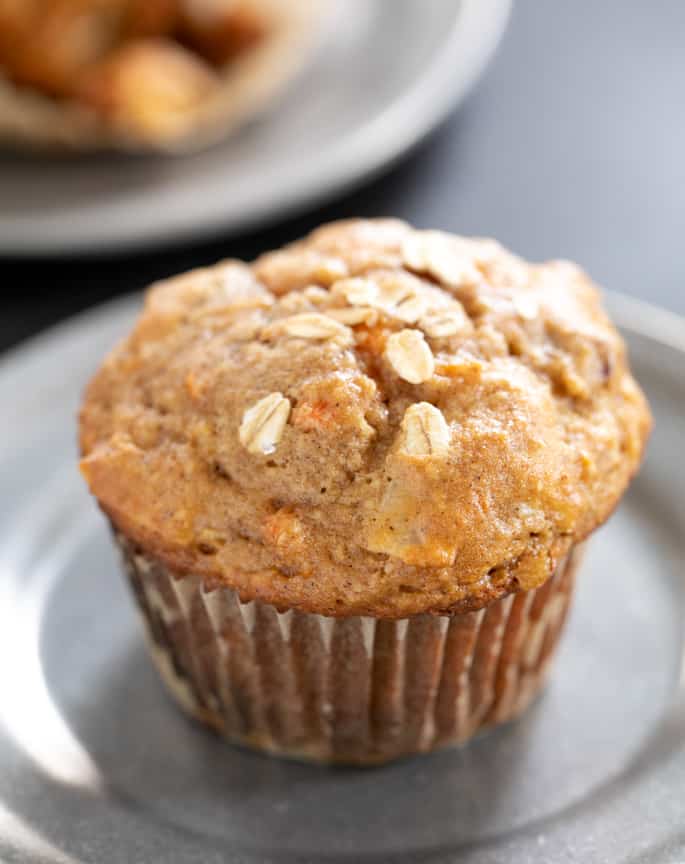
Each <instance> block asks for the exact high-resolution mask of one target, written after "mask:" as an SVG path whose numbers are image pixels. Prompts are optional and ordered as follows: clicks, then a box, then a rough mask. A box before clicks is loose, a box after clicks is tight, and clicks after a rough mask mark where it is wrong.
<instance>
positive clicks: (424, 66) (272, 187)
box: [0, 0, 510, 255]
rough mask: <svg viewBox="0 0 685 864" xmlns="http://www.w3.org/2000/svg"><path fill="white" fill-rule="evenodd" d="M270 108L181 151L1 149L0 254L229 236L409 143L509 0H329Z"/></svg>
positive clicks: (466, 70)
mask: <svg viewBox="0 0 685 864" xmlns="http://www.w3.org/2000/svg"><path fill="white" fill-rule="evenodd" d="M337 5H338V9H337V12H336V16H335V19H334V21H333V22H332V23H331V26H330V31H329V33H328V34H327V36H326V39H325V44H322V46H321V49H320V51H319V54H318V56H317V58H316V59H315V61H314V62H313V64H312V65H311V66H310V67H309V68H308V69H307V71H306V72H305V73H304V74H303V75H302V76H301V78H300V80H299V81H298V82H297V83H296V84H295V85H294V86H293V87H292V88H291V89H290V90H289V91H288V93H287V94H286V95H285V97H284V98H283V100H282V101H281V102H280V104H278V105H277V106H276V107H275V109H274V110H273V111H272V112H271V113H269V114H268V115H267V116H265V117H264V118H262V119H261V120H260V121H258V122H255V123H254V124H253V125H251V126H249V127H247V128H246V129H244V130H243V131H242V132H241V133H239V134H237V135H236V136H234V137H232V138H230V139H229V140H227V141H226V142H225V143H223V144H221V145H219V146H216V147H214V148H212V149H211V150H208V151H206V152H203V153H200V154H197V155H193V156H188V157H183V158H181V157H153V158H144V157H123V156H114V155H109V156H106V157H105V156H88V157H73V158H46V157H45V156H41V157H38V156H31V155H29V154H27V155H10V154H3V155H2V156H0V254H16V255H19V254H21V255H26V254H33V255H35V254H63V253H83V252H90V251H93V252H94V251H105V250H109V251H111V250H116V249H127V248H133V247H138V248H139V247H143V246H149V245H154V244H159V243H169V242H171V241H174V240H181V239H189V238H199V237H206V236H213V235H217V234H218V233H220V232H237V231H244V230H246V229H248V228H253V227H255V226H257V225H260V224H263V223H265V222H270V221H272V220H274V219H276V218H278V217H282V216H283V215H284V214H286V213H289V212H292V211H295V210H297V209H299V208H302V207H304V206H305V205H309V204H313V203H318V202H321V201H323V200H324V199H326V198H328V197H330V196H332V195H334V194H336V193H339V192H341V191H343V190H344V189H347V188H349V187H350V186H352V185H354V184H355V183H358V182H360V181H361V180H363V179H365V178H368V177H369V176H371V175H373V174H374V173H376V172H377V171H379V170H380V169H381V168H385V167H387V166H388V165H389V164H390V163H391V162H392V161H393V160H395V159H397V158H398V157H399V156H400V155H401V154H402V153H404V152H405V151H406V150H408V149H409V148H410V147H412V146H413V145H414V144H415V143H417V142H418V141H419V140H420V139H421V138H422V137H423V136H425V135H426V133H427V132H429V131H430V130H431V129H432V128H433V127H434V126H435V125H436V124H437V123H439V122H440V121H441V120H442V119H443V118H444V117H445V116H446V115H447V113H448V112H449V111H450V109H451V108H452V107H453V106H454V105H456V104H457V103H458V102H459V101H460V100H461V99H462V98H463V97H464V95H465V94H466V92H467V90H468V88H469V87H470V85H471V84H473V82H474V81H475V80H476V78H477V77H478V75H479V73H480V72H481V71H482V69H483V68H484V66H485V64H486V62H487V60H488V59H489V57H490V56H491V54H492V52H493V50H494V48H495V46H496V45H497V42H498V40H499V37H500V36H501V34H502V31H503V29H504V25H505V23H506V20H507V17H508V13H509V7H510V0H422V2H420V3H417V2H416V0H393V2H392V3H390V2H387V0H338V4H337Z"/></svg>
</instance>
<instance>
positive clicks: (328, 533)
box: [80, 220, 651, 763]
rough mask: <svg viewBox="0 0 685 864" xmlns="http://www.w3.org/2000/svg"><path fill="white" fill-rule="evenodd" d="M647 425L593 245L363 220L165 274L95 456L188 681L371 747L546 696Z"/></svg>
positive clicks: (236, 709)
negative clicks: (589, 267)
mask: <svg viewBox="0 0 685 864" xmlns="http://www.w3.org/2000/svg"><path fill="white" fill-rule="evenodd" d="M213 272H216V273H217V277H218V276H219V274H220V278H212V273H213ZM246 291H248V293H249V295H250V296H251V297H256V298H259V303H246V302H245V297H246ZM650 427H651V418H650V414H649V409H648V407H647V404H646V401H645V398H644V396H643V395H642V393H641V391H640V389H639V387H638V385H637V384H636V383H635V381H634V380H633V378H632V377H631V375H630V370H629V367H628V364H627V359H626V351H625V346H624V345H623V343H622V341H621V338H620V336H619V335H618V333H617V331H616V330H615V328H614V327H613V326H612V324H611V322H610V321H609V319H608V318H607V316H606V315H605V313H604V311H603V309H602V306H601V301H600V296H599V292H598V291H597V289H596V288H595V286H594V285H593V284H592V282H591V281H590V280H589V279H588V277H587V276H585V275H584V274H583V272H582V271H581V270H579V269H578V268H577V267H575V266H574V265H572V264H569V263H568V262H554V261H553V262H548V263H544V264H528V263H526V262H524V261H522V260H521V259H520V258H518V257H516V256H514V255H513V254H511V253H510V252H507V251H506V250H505V249H503V248H502V247H500V246H499V245H498V244H497V243H495V242H494V241H491V240H483V239H470V238H465V237H453V236H451V235H448V234H445V233H443V232H422V231H417V230H414V229H413V228H411V227H410V226H409V225H407V224H405V223H403V222H399V221H394V220H375V221H357V220H353V221H348V222H339V223H334V224H331V225H324V226H323V227H321V228H319V229H318V230H316V231H314V232H313V233H312V234H311V235H309V236H308V237H306V238H305V239H303V240H300V241H299V242H297V243H294V244H292V245H290V246H287V247H285V248H284V249H280V250H277V251H275V252H272V253H268V254H266V255H263V256H262V257H261V258H259V259H257V260H256V261H255V262H253V263H252V264H242V263H240V262H237V261H233V262H224V263H222V264H220V265H217V267H216V270H212V269H209V270H207V269H205V270H200V271H196V272H194V273H189V274H184V275H183V276H180V277H178V278H175V279H170V280H167V281H165V282H162V283H159V284H157V285H154V286H153V287H152V288H151V289H150V290H149V292H148V294H147V298H146V301H145V307H144V309H143V311H142V313H141V315H140V317H139V319H138V321H137V323H136V325H135V327H134V329H133V332H132V333H131V334H130V335H129V336H128V338H127V339H125V340H124V341H123V342H122V343H121V344H120V345H119V346H118V347H117V348H116V349H115V350H114V351H113V352H112V353H111V354H110V356H109V357H108V358H107V359H106V360H105V362H104V363H103V365H102V367H101V368H100V370H99V371H98V372H97V374H96V375H95V377H94V378H93V380H92V381H91V383H90V385H89V387H88V389H87V392H86V394H85V397H84V401H83V405H82V409H81V415H80V441H81V450H82V457H83V458H82V462H81V469H82V472H83V475H84V476H85V478H86V480H87V482H88V484H89V486H90V488H91V491H92V493H93V495H94V496H95V497H96V499H97V501H98V503H99V505H100V507H101V508H102V510H103V511H104V513H105V515H106V516H107V518H108V520H109V522H110V524H111V526H112V529H113V532H114V536H115V538H116V541H117V543H118V544H119V546H120V547H121V550H122V553H123V561H124V565H125V568H126V572H127V574H128V578H129V581H130V583H131V586H132V588H133V591H134V596H135V598H136V600H137V603H138V605H139V607H140V611H141V613H142V617H143V620H144V622H145V629H146V634H147V636H148V643H149V645H150V649H151V654H152V657H153V659H154V661H155V663H156V664H157V666H158V668H159V671H160V672H161V674H162V676H163V678H164V679H165V680H166V682H167V684H168V685H169V687H170V689H171V691H172V692H173V693H174V694H175V696H176V697H177V698H178V700H179V701H180V703H181V705H182V706H183V707H184V708H185V709H186V710H187V711H189V712H190V713H191V714H193V715H194V716H196V717H197V718H198V719H200V720H201V721H203V722H204V723H207V724H209V725H211V726H212V727H214V728H215V729H217V730H218V731H219V732H220V733H221V734H222V735H224V736H225V737H226V738H228V739H230V740H232V741H235V742H238V743H242V744H245V745H249V746H251V747H255V748H258V749H262V750H267V751H270V752H273V753H278V754H281V755H284V756H289V757H296V758H306V759H314V760H320V761H334V762H353V763H374V762H384V761H387V760H390V759H394V758H397V757H399V756H403V755H407V754H410V753H416V752H421V751H428V750H432V749H435V748H437V747H441V746H444V745H449V744H455V743H461V742H464V741H466V740H467V739H468V738H470V737H471V736H473V735H474V734H475V733H476V732H478V731H479V730H480V729H482V728H484V727H487V726H490V725H493V724H496V723H501V722H504V721H507V720H511V719H512V718H514V717H516V716H517V715H518V714H519V713H521V712H522V711H523V710H524V709H525V708H526V706H527V705H529V704H530V702H531V701H532V699H533V698H534V697H535V695H536V694H537V693H538V692H539V691H540V689H541V687H542V685H543V683H544V681H545V679H546V676H547V672H548V670H549V667H550V661H551V659H552V657H553V655H554V651H555V648H556V645H557V643H558V640H559V637H560V635H561V632H562V629H563V624H564V620H565V617H566V613H567V610H568V607H569V602H570V599H571V595H572V591H573V583H574V577H575V572H576V569H577V566H578V563H579V561H580V558H581V553H582V549H583V546H584V543H585V541H586V540H587V538H588V537H589V535H590V534H592V533H593V532H594V531H595V529H597V528H598V527H599V526H600V525H601V524H602V523H603V522H605V521H606V519H607V518H608V517H609V515H610V514H611V512H612V511H613V510H614V508H615V507H616V505H617V504H618V502H619V500H620V499H621V497H622V495H623V493H624V492H625V490H626V488H627V486H628V484H629V482H630V480H631V478H632V476H633V475H634V474H635V472H636V471H637V469H638V467H639V465H640V462H641V460H642V457H643V452H644V448H645V444H646V441H647V438H648V436H649V431H650Z"/></svg>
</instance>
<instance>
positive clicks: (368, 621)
mask: <svg viewBox="0 0 685 864" xmlns="http://www.w3.org/2000/svg"><path fill="white" fill-rule="evenodd" d="M117 541H118V543H119V545H120V546H121V549H122V552H123V556H124V563H125V565H126V570H127V573H128V576H129V580H130V582H131V585H132V587H133V591H134V594H135V596H136V599H137V601H138V605H139V607H140V609H141V612H142V614H143V618H144V620H145V622H146V628H147V634H148V637H149V638H148V644H149V646H150V649H151V654H152V657H153V659H154V661H155V664H156V665H157V667H158V669H159V671H160V673H161V675H162V677H163V679H164V680H165V681H166V683H167V685H168V686H169V688H170V690H171V691H172V693H173V694H174V695H175V697H176V698H177V700H178V701H179V702H180V703H181V705H182V706H183V707H184V708H185V709H186V710H187V711H189V712H190V713H191V714H193V715H194V716H195V717H197V718H198V719H200V720H202V721H203V722H205V723H207V724H209V725H211V726H212V727H214V728H215V729H216V730H217V731H218V732H220V733H221V734H222V735H224V736H225V737H226V738H229V739H231V740H233V741H236V742H239V743H242V744H245V745H248V746H251V747H256V748H258V749H261V750H266V751H270V752H273V753H278V754H280V755H283V756H288V757H291V758H303V759H313V760H317V761H327V762H349V763H374V762H384V761H387V760H390V759H394V758H397V757H400V756H404V755H408V754H411V753H417V752H425V751H428V750H432V749H435V748H437V747H442V746H446V745H450V744H458V743H462V742H464V741H466V740H467V739H468V738H470V737H471V736H473V735H474V734H475V733H477V732H478V731H480V730H481V729H483V728H485V727H487V726H490V725H493V724H496V723H503V722H506V721H508V720H511V719H512V718H514V717H516V716H517V715H518V714H519V713H521V712H522V711H523V710H524V709H525V708H526V707H527V706H528V705H529V704H530V702H531V701H532V700H533V698H534V697H535V696H536V695H537V693H538V692H539V690H540V688H541V686H542V684H543V683H544V680H545V677H546V673H547V670H548V666H549V661H550V659H551V657H552V655H553V653H554V649H555V647H556V645H557V642H558V640H559V637H560V635H561V632H562V629H563V624H564V620H565V618H566V612H567V609H568V605H569V600H570V597H571V594H572V589H573V582H574V574H575V570H576V567H577V564H578V560H579V557H580V551H581V548H580V547H576V548H575V549H574V550H573V551H572V553H571V554H570V555H569V556H568V558H566V559H564V560H563V561H562V562H561V563H560V565H559V567H558V568H557V570H556V572H555V573H554V574H553V575H552V576H551V578H550V579H549V580H548V581H547V582H546V583H545V584H544V585H543V586H542V587H540V588H538V589H536V590H534V591H528V592H522V593H518V594H512V595H509V596H507V597H505V598H503V599H501V600H498V601H495V602H494V603H492V604H490V605H489V606H487V607H486V608H485V609H481V610H479V611H477V612H468V613H463V614H460V615H453V616H439V615H418V616H415V617H413V618H409V619H404V620H398V621H391V620H383V619H375V618H368V617H350V618H328V617H325V616H322V615H314V614H307V613H303V612H296V611H285V612H279V611H277V609H276V608H275V607H273V606H270V605H268V604H266V603H261V602H255V601H252V602H249V603H242V602H241V601H240V599H239V597H238V595H237V593H236V592H235V591H233V590H232V589H231V588H215V589H213V590H209V591H208V590H205V588H204V586H203V583H202V581H201V579H199V578H196V577H194V576H190V575H189V576H184V577H183V578H177V577H175V576H174V575H172V574H171V573H170V572H169V571H168V570H167V569H166V568H165V567H164V566H162V565H161V564H160V563H159V562H157V561H155V560H154V559H153V558H151V557H149V556H147V555H145V554H144V553H143V552H141V550H139V549H136V548H135V547H134V546H132V545H131V544H130V543H129V542H128V541H127V540H126V539H125V538H124V537H123V536H121V535H117Z"/></svg>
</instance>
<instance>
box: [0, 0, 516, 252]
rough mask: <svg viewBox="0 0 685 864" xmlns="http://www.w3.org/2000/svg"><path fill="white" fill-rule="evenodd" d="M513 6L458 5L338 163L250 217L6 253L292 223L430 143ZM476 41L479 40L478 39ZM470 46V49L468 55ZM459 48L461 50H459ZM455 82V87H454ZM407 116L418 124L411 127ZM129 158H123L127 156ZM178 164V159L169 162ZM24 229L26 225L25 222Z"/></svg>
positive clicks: (58, 237)
mask: <svg viewBox="0 0 685 864" xmlns="http://www.w3.org/2000/svg"><path fill="white" fill-rule="evenodd" d="M512 6H513V0H459V2H458V3H455V7H454V18H453V22H452V27H451V29H450V30H449V32H448V34H447V36H446V38H445V40H444V42H443V44H442V47H441V50H440V51H439V52H438V53H437V54H436V55H435V57H434V58H433V60H432V61H431V62H430V63H429V64H428V65H427V67H426V69H425V71H424V72H423V74H422V75H421V76H420V77H418V78H415V79H414V80H413V81H412V82H411V84H410V85H409V86H408V87H407V88H406V89H405V90H404V91H403V92H401V93H400V95H399V96H398V97H397V98H395V99H394V100H392V101H391V102H390V103H388V104H387V106H385V108H384V109H383V110H382V111H381V113H380V114H378V115H377V116H376V117H375V118H374V119H373V120H372V121H370V122H369V123H367V124H365V125H364V126H362V127H360V128H359V129H358V130H357V131H356V133H355V135H354V136H353V138H352V140H351V142H348V144H347V145H346V158H345V159H344V160H340V159H339V158H338V157H339V153H338V152H337V150H336V148H330V155H329V156H328V157H327V159H326V160H323V161H321V162H320V163H319V165H318V167H317V169H316V171H315V172H312V173H310V174H308V175H307V176H308V179H307V180H306V182H304V183H303V182H302V179H301V178H300V177H294V179H293V180H292V181H291V183H290V185H289V186H287V185H286V186H284V187H282V189H281V190H280V192H279V198H278V200H276V201H272V202H270V203H268V202H257V205H256V206H255V207H254V208H253V209H252V210H251V211H250V212H249V213H245V212H243V213H241V214H240V215H238V214H233V215H232V216H231V215H229V214H224V215H223V216H218V215H216V214H213V215H211V216H210V217H208V218H207V219H200V220H198V219H194V220H193V221H192V223H191V222H183V223H179V224H176V225H174V226H172V227H169V226H167V227H165V228H163V229H160V228H157V227H156V226H155V225H148V226H147V229H146V230H145V231H141V230H140V226H138V228H137V229H136V228H126V227H124V228H123V229H120V230H119V232H117V233H116V234H114V235H112V234H110V235H105V234H100V235H97V234H91V235H88V237H86V239H85V240H84V239H82V238H81V237H79V236H71V237H69V236H68V233H69V232H68V229H67V232H66V234H67V236H64V235H62V234H61V232H58V233H50V234H49V235H47V236H46V234H45V233H44V234H43V236H42V237H38V238H36V237H35V236H34V235H33V234H32V233H29V232H25V233H24V234H21V232H20V231H15V232H11V231H10V233H9V236H3V234H2V233H0V254H3V255H10V256H12V257H16V258H20V259H21V258H26V257H28V256H35V257H41V258H45V257H55V258H67V257H69V256H74V255H81V256H97V255H102V254H107V253H110V254H112V253H114V254H116V253H117V252H118V253H121V254H123V253H124V252H130V251H135V250H138V251H141V250H161V249H164V248H166V247H168V246H169V245H171V244H173V243H174V242H178V241H179V240H184V241H186V242H189V243H190V242H196V243H197V242H201V241H211V240H212V239H216V238H217V237H219V236H240V235H241V234H244V233H246V232H248V231H250V230H254V229H256V228H257V227H266V226H268V225H273V224H274V223H276V222H278V221H279V220H282V219H284V218H285V217H287V216H293V215H295V214H298V213H302V212H304V211H306V210H307V209H310V208H312V207H315V206H316V205H317V204H322V203H323V202H324V201H327V200H334V199H335V198H336V197H337V196H340V195H341V194H342V193H343V192H345V191H350V192H351V191H353V190H354V189H356V188H358V187H359V186H361V185H363V184H364V183H365V182H368V181H369V180H371V179H372V178H374V177H375V176H378V175H379V174H381V173H383V172H384V171H386V170H388V169H390V168H391V167H392V166H393V165H394V164H395V163H396V162H397V161H398V160H399V159H400V158H401V157H402V156H403V155H405V154H406V153H408V152H410V151H411V150H412V149H413V148H414V147H416V146H417V145H418V144H419V143H420V142H421V141H422V140H424V139H425V138H426V137H427V136H428V135H429V134H430V133H431V132H432V131H433V130H434V129H435V128H436V127H437V126H438V125H439V124H440V123H441V122H442V121H443V120H445V119H446V118H447V116H448V115H449V114H450V113H451V111H452V110H453V109H454V108H456V106H457V105H458V104H459V103H460V102H462V101H463V99H464V98H465V97H466V95H467V94H468V92H469V91H470V90H471V88H472V87H473V86H474V84H475V83H476V81H477V80H478V78H479V77H480V75H481V73H482V72H483V71H484V69H485V67H486V66H487V64H488V62H489V61H490V59H491V58H492V56H493V54H494V52H495V49H496V48H497V46H498V45H499V43H500V40H501V38H502V36H503V34H504V31H505V28H506V25H507V22H508V20H509V17H510V14H511V9H512ZM476 36H478V37H479V38H476ZM464 46H466V47H465V49H464ZM457 49H459V50H457ZM455 81H456V82H457V83H456V86H455ZM407 115H410V116H412V118H413V120H414V122H413V123H411V124H410V123H406V122H405V120H406V117H407ZM124 158H125V157H124ZM170 158H175V157H170ZM21 224H22V225H24V224H25V222H24V220H22V223H21Z"/></svg>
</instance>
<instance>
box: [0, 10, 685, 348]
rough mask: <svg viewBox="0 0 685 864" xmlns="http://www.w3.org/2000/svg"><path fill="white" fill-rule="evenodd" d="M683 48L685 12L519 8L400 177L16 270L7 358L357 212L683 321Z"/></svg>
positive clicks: (10, 263) (13, 263)
mask: <svg viewBox="0 0 685 864" xmlns="http://www.w3.org/2000/svg"><path fill="white" fill-rule="evenodd" d="M684 45H685V2H683V0H658V2H654V3H647V2H644V0H601V2H591V0H578V2H573V3H570V2H568V0H516V2H515V6H514V12H513V15H512V20H511V23H510V26H509V29H508V31H507V33H506V35H505V37H504V41H503V43H502V45H501V48H500V50H499V53H498V54H497V56H496V58H495V60H494V62H493V64H492V65H491V67H490V68H489V69H488V71H487V73H486V75H485V77H484V78H483V79H482V81H481V82H480V84H479V86H478V87H477V88H476V90H475V91H474V92H473V93H472V95H471V97H470V98H469V100H468V101H467V103H466V104H465V105H464V106H463V107H462V109H461V110H459V111H458V112H457V113H456V114H455V115H454V116H453V117H452V118H451V119H450V120H449V121H448V122H447V123H446V124H445V125H444V126H443V127H442V128H441V129H440V130H439V131H438V132H437V133H435V134H434V135H432V136H431V138H430V139H429V140H428V141H426V142H425V143H424V144H423V145H422V146H421V147H420V148H419V150H418V151H417V152H415V153H414V154H412V155H411V156H410V157H408V158H407V159H406V160H404V161H403V162H402V164H400V165H398V166H396V167H394V168H393V169H392V171H391V172H390V173H389V174H387V175H386V176H384V177H382V178H380V179H378V180H376V181H375V182H374V183H372V184H371V185H368V186H366V187H365V188H364V189H362V190H359V191H357V192H353V193H351V194H350V196H349V197H347V198H345V199H343V200H338V201H336V202H333V203H332V204H330V205H329V206H327V207H326V208H324V209H321V210H318V211H316V212H310V213H308V214H306V215H302V216H299V217H298V218H292V219H290V220H288V221H287V222H285V223H281V224H280V225H278V226H275V227H271V228H269V229H267V230H264V231H261V232H258V233H253V234H250V235H248V236H244V237H241V238H235V237H234V238H226V239H224V240H222V241H219V242H212V243H211V244H207V245H200V246H198V245H194V246H183V247H181V246H180V245H178V244H177V245H176V246H175V247H174V248H171V249H165V250H159V249H157V250H152V251H151V252H149V253H147V254H145V255H139V254H136V255H134V256H125V255H123V256H117V257H108V258H97V257H92V258H89V259H71V260H62V261H59V260H45V259H43V260H40V261H20V260H5V261H2V262H0V274H1V277H0V282H1V283H2V284H3V285H4V286H5V287H6V291H7V294H6V305H5V308H4V309H3V315H2V316H0V348H6V347H9V346H10V345H12V344H14V343H16V342H17V341H19V340H20V339H22V338H24V337H26V336H28V335H30V334H32V333H35V332H36V331H38V330H39V329H41V328H42V327H44V326H46V325H48V324H50V323H52V322H54V321H56V320H58V319H60V318H63V317H65V316H66V315H68V314H71V313H72V312H74V311H77V310H78V309H81V308H84V307H86V306H89V305H91V304H93V303H97V302H99V301H100V300H102V299H104V298H106V297H109V296H112V295H114V294H118V293H122V292H127V291H134V290H137V289H140V288H142V287H144V286H145V284H146V283H147V282H149V281H150V280H152V279H154V278H158V277H160V276H163V275H167V274H169V273H173V272H176V271H179V270H183V269H187V268H189V267H192V266H196V265H198V264H202V263H207V262H211V261H214V260H216V259H217V258H220V257H224V256H227V255H237V256H239V257H244V258H249V257H252V256H254V255H255V254H257V253H258V252H260V251H262V250H263V249H266V248H269V247H272V246H276V245H279V244H281V243H283V242H286V241H288V240H291V239H293V238H295V237H297V236H299V235H300V234H302V233H303V232H305V231H306V230H308V229H309V228H311V227H313V226H314V225H315V224H317V223H318V222H321V221H323V220H326V219H334V218H338V217H341V216H350V215H371V216H376V215H398V216H402V217H404V218H407V219H409V220H411V221H413V222H415V223H416V224H418V225H422V226H426V227H428V226H430V227H440V228H446V229H450V230H454V231H458V232H461V233H466V234H471V233H474V234H487V235H492V236H495V237H497V238H498V239H500V240H501V241H502V242H503V243H505V244H506V245H509V246H511V247H512V248H513V249H514V250H516V251H517V252H520V253H521V254H522V255H524V256H527V257H531V258H535V259H540V258H547V257H559V256H561V257H568V258H573V259H576V260H577V261H579V262H580V263H581V264H582V265H584V266H585V267H586V268H587V269H588V270H589V271H590V273H591V274H592V275H593V276H594V277H595V278H596V279H597V281H599V282H600V283H602V284H604V285H605V286H607V287H609V288H612V289H614V290H618V291H624V292H626V293H629V294H633V295H635V296H637V297H641V298H644V299H646V300H650V301H652V302H654V303H658V304H661V305H663V306H666V307H669V308H671V309H673V310H675V311H677V312H679V313H681V314H685V240H684V238H685V50H684V48H683V46H684ZM303 158H306V153H305V154H303ZM0 194H1V190H0Z"/></svg>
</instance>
